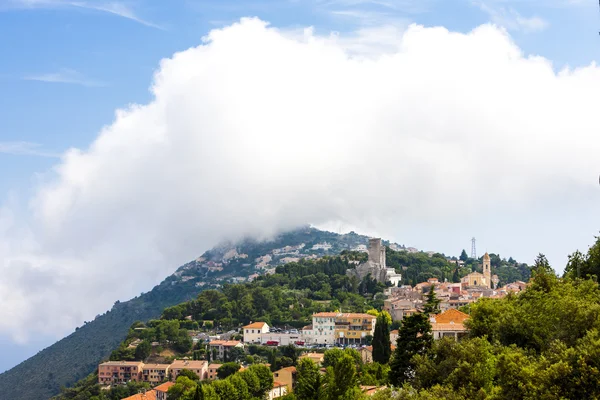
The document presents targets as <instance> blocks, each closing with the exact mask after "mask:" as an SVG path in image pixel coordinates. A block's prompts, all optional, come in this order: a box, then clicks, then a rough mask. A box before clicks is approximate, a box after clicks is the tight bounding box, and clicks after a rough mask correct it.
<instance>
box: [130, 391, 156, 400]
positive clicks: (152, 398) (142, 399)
mask: <svg viewBox="0 0 600 400" xmlns="http://www.w3.org/2000/svg"><path fill="white" fill-rule="evenodd" d="M123 400H156V391H155V390H149V391H147V392H146V393H138V394H134V395H133V396H129V397H126V398H124V399H123Z"/></svg>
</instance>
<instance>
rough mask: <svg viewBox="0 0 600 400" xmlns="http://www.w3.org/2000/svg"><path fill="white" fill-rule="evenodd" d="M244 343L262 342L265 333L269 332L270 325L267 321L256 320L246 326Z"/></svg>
mask: <svg viewBox="0 0 600 400" xmlns="http://www.w3.org/2000/svg"><path fill="white" fill-rule="evenodd" d="M242 329H244V343H260V342H261V341H260V337H261V335H262V334H263V333H269V325H267V323H266V322H254V323H252V324H250V325H246V326H244V327H243V328H242Z"/></svg>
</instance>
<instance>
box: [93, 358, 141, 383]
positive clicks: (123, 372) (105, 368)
mask: <svg viewBox="0 0 600 400" xmlns="http://www.w3.org/2000/svg"><path fill="white" fill-rule="evenodd" d="M143 367H144V363H143V362H141V361H107V362H104V363H102V364H100V365H98V383H99V384H101V385H102V384H104V385H106V384H112V383H126V382H130V381H133V382H138V381H141V380H142V368H143Z"/></svg>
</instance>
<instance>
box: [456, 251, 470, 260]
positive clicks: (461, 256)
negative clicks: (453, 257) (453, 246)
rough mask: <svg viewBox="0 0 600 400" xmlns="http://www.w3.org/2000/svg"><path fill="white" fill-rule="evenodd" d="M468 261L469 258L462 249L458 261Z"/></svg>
mask: <svg viewBox="0 0 600 400" xmlns="http://www.w3.org/2000/svg"><path fill="white" fill-rule="evenodd" d="M454 254H456V253H454ZM468 259H469V256H468V254H467V252H466V250H465V249H463V251H462V252H461V253H460V257H459V260H460V261H463V262H464V261H467V260H468Z"/></svg>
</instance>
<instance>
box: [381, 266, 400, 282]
mask: <svg viewBox="0 0 600 400" xmlns="http://www.w3.org/2000/svg"><path fill="white" fill-rule="evenodd" d="M385 271H386V277H387V280H388V281H390V282H392V286H398V283H399V282H400V281H401V280H402V274H398V273H396V270H395V269H394V268H386V269H385Z"/></svg>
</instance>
